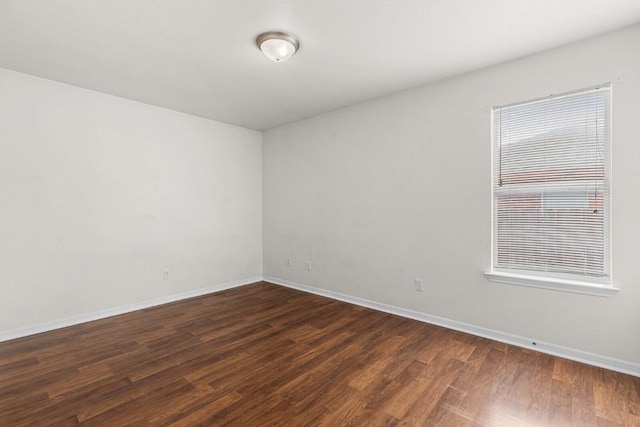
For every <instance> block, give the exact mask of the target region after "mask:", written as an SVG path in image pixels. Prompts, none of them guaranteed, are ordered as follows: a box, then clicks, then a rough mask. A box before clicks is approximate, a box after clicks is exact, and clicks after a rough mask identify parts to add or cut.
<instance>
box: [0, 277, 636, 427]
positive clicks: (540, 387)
mask: <svg viewBox="0 0 640 427" xmlns="http://www.w3.org/2000/svg"><path fill="white" fill-rule="evenodd" d="M47 425H55V426H67V425H69V426H71V425H73V426H77V425H83V426H93V425H95V426H129V425H131V426H141V425H145V426H146V425H149V426H168V425H172V426H193V425H203V426H211V425H216V426H217V425H237V426H264V425H273V426H307V425H310V426H320V425H325V426H395V425H403V426H456V427H458V426H487V427H489V426H509V427H510V426H519V425H521V426H543V425H544V426H580V427H582V426H614V425H615V426H635V425H638V426H640V378H636V377H631V376H628V375H623V374H619V373H615V372H611V371H607V370H604V369H601V368H595V367H590V366H587V365H583V364H580V363H577V362H572V361H568V360H564V359H560V358H555V357H552V356H548V355H545V354H542V353H537V352H533V351H530V350H525V349H522V348H517V347H513V346H510V345H507V344H504V343H497V342H494V341H491V340H488V339H484V338H480V337H476V336H472V335H468V334H464V333H462V332H459V331H452V330H448V329H445V328H442V327H438V326H433V325H428V324H424V323H420V322H417V321H413V320H410V319H405V318H402V317H398V316H394V315H391V314H387V313H381V312H376V311H373V310H369V309H366V308H363V307H358V306H353V305H350V304H346V303H343V302H339V301H335V300H330V299H327V298H323V297H320V296H317V295H312V294H307V293H303V292H299V291H295V290H292V289H288V288H284V287H280V286H277V285H273V284H269V283H265V282H258V283H255V284H252V285H248V286H243V287H239V288H234V289H229V290H225V291H222V292H218V293H215V294H210V295H205V296H201V297H197V298H192V299H188V300H183V301H178V302H175V303H171V304H166V305H163V306H158V307H150V308H147V309H144V310H139V311H136V312H132V313H127V314H123V315H120V316H114V317H110V318H107V319H101V320H97V321H94V322H89V323H85V324H82V325H76V326H72V327H69V328H64V329H60V330H56V331H52V332H48V333H44V334H38V335H33V336H29V337H24V338H21V339H16V340H12V341H7V342H4V343H0V426H11V427H14V426H16V427H20V426H47Z"/></svg>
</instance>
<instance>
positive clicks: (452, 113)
mask: <svg viewBox="0 0 640 427" xmlns="http://www.w3.org/2000/svg"><path fill="white" fill-rule="evenodd" d="M638 40H640V26H635V27H632V28H628V29H626V30H622V31H619V32H616V33H612V34H609V35H606V36H602V37H599V38H595V39H592V40H588V41H585V42H582V43H579V44H575V45H572V46H567V47H564V48H560V49H557V50H553V51H549V52H546V53H542V54H539V55H535V56H532V57H527V58H524V59H521V60H518V61H515V62H512V63H508V64H503V65H499V66H496V67H492V68H489V69H485V70H481V71H478V72H474V73H471V74H467V75H464V76H461V77H458V78H453V79H448V80H445V81H441V82H438V83H435V84H431V85H427V86H424V87H421V88H417V89H414V90H410V91H406V92H402V93H398V94H395V95H391V96H388V97H384V98H380V99H378V100H374V101H371V102H367V103H363V104H360V105H356V106H353V107H349V108H346V109H343V110H339V111H335V112H332V113H329V114H326V115H322V116H319V117H315V118H311V119H308V120H304V121H301V122H298V123H294V124H290V125H286V126H282V127H279V128H276V129H273V130H270V131H267V132H266V133H265V134H264V146H263V156H264V163H263V168H264V169H263V173H264V176H263V185H264V193H263V197H264V230H265V233H264V257H265V265H264V274H265V276H267V277H273V278H277V279H281V280H285V281H290V282H295V283H298V284H303V285H310V286H314V287H317V288H321V289H324V290H328V291H333V292H339V293H342V294H346V295H351V296H355V297H358V298H364V299H368V300H373V301H377V302H381V303H384V304H389V305H393V306H397V307H401V308H404V309H409V310H415V311H418V312H421V313H427V314H430V315H434V316H440V317H444V318H446V319H451V320H454V321H457V322H464V323H468V324H471V325H476V326H480V327H483V328H489V329H493V330H496V331H500V332H503V333H509V334H515V335H517V336H521V337H529V338H531V339H535V340H540V341H545V342H548V343H552V344H556V345H560V346H566V347H569V348H572V349H577V350H581V351H585V352H589V353H595V354H597V355H603V356H608V357H612V358H615V359H619V360H622V361H626V362H630V363H632V364H637V363H640V269H639V268H638V262H639V260H640V258H639V253H640V252H639V251H638V242H640V220H639V219H638V218H639V216H638V215H639V214H638V212H640V190H639V188H638V186H639V185H640V166H639V164H640V143H639V140H638V138H639V136H640V120H639V117H640V116H639V115H638V114H639V113H640V44H639V43H638ZM608 81H610V82H612V83H613V111H614V118H613V136H614V143H613V180H614V181H613V211H612V212H613V258H612V259H613V280H614V284H615V285H616V286H619V287H620V292H619V293H618V294H617V295H616V296H614V297H599V296H588V295H579V294H571V293H564V292H558V291H551V290H542V289H534V288H526V287H518V286H514V285H505V284H496V283H491V282H489V281H487V280H486V279H485V278H484V277H483V272H484V271H485V270H487V269H488V268H489V265H490V224H491V218H490V210H491V206H490V176H491V170H490V162H491V157H490V149H491V148H490V147H491V141H490V107H491V106H492V105H501V104H507V103H511V102H515V101H521V100H526V99H531V98H537V97H541V96H545V95H548V94H551V93H559V92H566V91H570V90H573V89H579V88H583V87H589V86H593V85H595V84H598V83H603V82H608ZM287 258H291V259H292V261H293V265H292V266H291V267H287V265H286V259H287ZM307 260H311V261H312V271H306V269H305V262H306V261H307ZM416 277H421V278H424V279H425V290H424V292H422V293H417V292H416V291H415V290H414V284H413V280H414V278H416Z"/></svg>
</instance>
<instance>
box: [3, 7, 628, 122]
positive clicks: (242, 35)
mask: <svg viewBox="0 0 640 427" xmlns="http://www.w3.org/2000/svg"><path fill="white" fill-rule="evenodd" d="M637 22H640V0H606V1H605V0H0V67H3V68H8V69H11V70H15V71H20V72H24V73H28V74H32V75H36V76H40V77H44V78H47V79H52V80H57V81H60V82H64V83H69V84H72V85H75V86H80V87H84V88H88V89H93V90H96V91H99V92H104V93H108V94H112V95H117V96H121V97H124V98H129V99H133V100H137V101H141V102H145V103H148V104H153V105H158V106H162V107H166V108H169V109H173V110H177V111H183V112H185V113H190V114H195V115H198V116H202V117H208V118H211V119H214V120H219V121H222V122H227V123H231V124H235V125H239V126H244V127H247V128H252V129H258V130H264V129H269V128H272V127H275V126H278V125H281V124H284V123H288V122H292V121H296V120H300V119H302V118H305V117H310V116H314V115H317V114H321V113H323V112H327V111H330V110H333V109H336V108H339V107H343V106H346V105H350V104H354V103H357V102H361V101H364V100H367V99H371V98H375V97H378V96H381V95H385V94H388V93H391V92H395V91H398V90H401V89H406V88H410V87H413V86H418V85H421V84H425V83H428V82H431V81H434V80H438V79H442V78H444V77H447V76H451V75H455V74H461V73H464V72H467V71H471V70H474V69H478V68H481V67H485V66H488V65H491V64H495V63H498V62H504V61H508V60H510V59H514V58H517V57H520V56H524V55H527V54H530V53H533V52H537V51H541V50H546V49H549V48H552V47H556V46H559V45H563V44H566V43H570V42H573V41H576V40H580V39H583V38H587V37H590V36H593V35H596V34H600V33H603V32H607V31H610V30H613V29H616V28H620V27H623V26H627V25H631V24H634V23H637ZM266 30H285V31H289V32H291V33H293V34H295V35H297V36H298V37H299V38H300V41H301V49H300V51H299V52H298V54H296V55H295V56H294V57H293V58H292V59H291V60H289V61H288V62H286V63H275V62H271V61H269V60H268V59H267V58H266V57H264V56H263V55H262V54H261V53H260V51H259V50H258V48H257V47H256V45H255V37H256V36H257V35H258V34H259V33H260V32H263V31H266ZM0 96H1V94H0Z"/></svg>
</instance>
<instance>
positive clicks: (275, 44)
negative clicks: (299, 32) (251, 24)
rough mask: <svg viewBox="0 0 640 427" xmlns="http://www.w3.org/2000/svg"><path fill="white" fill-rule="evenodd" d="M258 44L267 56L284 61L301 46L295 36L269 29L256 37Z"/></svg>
mask: <svg viewBox="0 0 640 427" xmlns="http://www.w3.org/2000/svg"><path fill="white" fill-rule="evenodd" d="M256 44H257V45H258V47H259V48H260V50H261V51H262V53H264V54H265V56H266V57H267V58H269V59H270V60H272V61H275V62H284V61H286V60H287V59H289V58H291V57H292V56H293V54H294V53H296V52H297V51H298V49H299V48H300V42H299V41H298V39H297V38H295V36H293V35H291V34H289V33H283V32H281V31H267V32H266V33H262V34H260V35H259V36H258V37H257V38H256Z"/></svg>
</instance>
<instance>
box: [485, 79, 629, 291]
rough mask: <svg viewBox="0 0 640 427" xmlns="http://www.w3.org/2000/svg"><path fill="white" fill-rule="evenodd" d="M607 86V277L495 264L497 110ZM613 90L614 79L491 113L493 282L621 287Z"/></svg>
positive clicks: (576, 287) (490, 275) (598, 288)
mask: <svg viewBox="0 0 640 427" xmlns="http://www.w3.org/2000/svg"><path fill="white" fill-rule="evenodd" d="M603 88H606V90H607V91H608V101H607V102H608V104H607V105H606V110H605V118H606V120H607V124H606V127H605V128H606V130H607V133H608V134H607V138H606V141H605V144H607V145H606V147H605V149H606V150H607V153H608V155H607V156H606V158H605V159H604V168H605V169H604V170H605V174H604V176H605V178H604V179H605V181H606V183H607V185H608V190H609V191H608V194H607V199H608V200H606V203H608V209H607V210H606V212H607V214H605V217H604V221H605V224H604V226H605V227H606V232H607V233H608V236H607V237H608V238H607V242H606V243H605V245H608V247H604V248H603V249H604V250H605V252H606V255H604V256H606V257H608V262H607V264H606V267H607V270H608V271H607V273H608V274H607V277H606V280H603V279H602V278H592V277H589V276H586V275H584V276H577V275H569V274H564V273H550V272H544V271H533V270H518V269H506V268H496V267H495V265H494V264H495V261H496V258H495V256H496V240H497V236H496V234H497V233H496V227H497V223H496V221H497V219H496V215H497V212H496V204H495V203H496V200H495V198H496V193H497V191H496V188H495V180H496V175H495V173H496V169H495V150H496V148H497V144H496V141H495V124H496V120H495V116H494V114H496V112H497V111H500V110H501V109H503V108H507V107H513V106H519V105H524V104H529V103H538V102H544V101H546V100H552V99H557V98H559V97H566V96H571V95H575V94H581V93H586V92H590V91H594V90H598V89H603ZM612 92H613V91H612V85H611V83H605V84H601V85H596V86H592V87H588V88H582V89H578V90H574V91H570V92H565V93H561V94H557V95H549V96H545V97H541V98H536V99H530V100H525V101H519V102H515V103H511V104H507V105H500V106H496V107H493V108H491V115H490V121H491V137H490V142H491V186H490V191H491V262H490V269H489V271H486V272H485V273H484V275H485V277H486V278H487V279H488V280H490V281H492V282H497V283H506V284H512V285H519V286H528V287H535V288H542V289H552V290H558V291H565V292H573V293H581V294H589V295H598V296H612V295H615V294H616V293H617V292H618V291H619V289H618V288H617V287H614V286H613V280H612V270H613V269H612V260H611V249H612V244H611V242H612V236H611V231H612V222H611V208H612V206H611V205H612V194H611V188H612V161H611V159H612V146H613V141H612V134H613V129H612V127H613V126H612V123H613V120H612V110H613V93H612ZM542 201H543V200H541V202H542Z"/></svg>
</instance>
